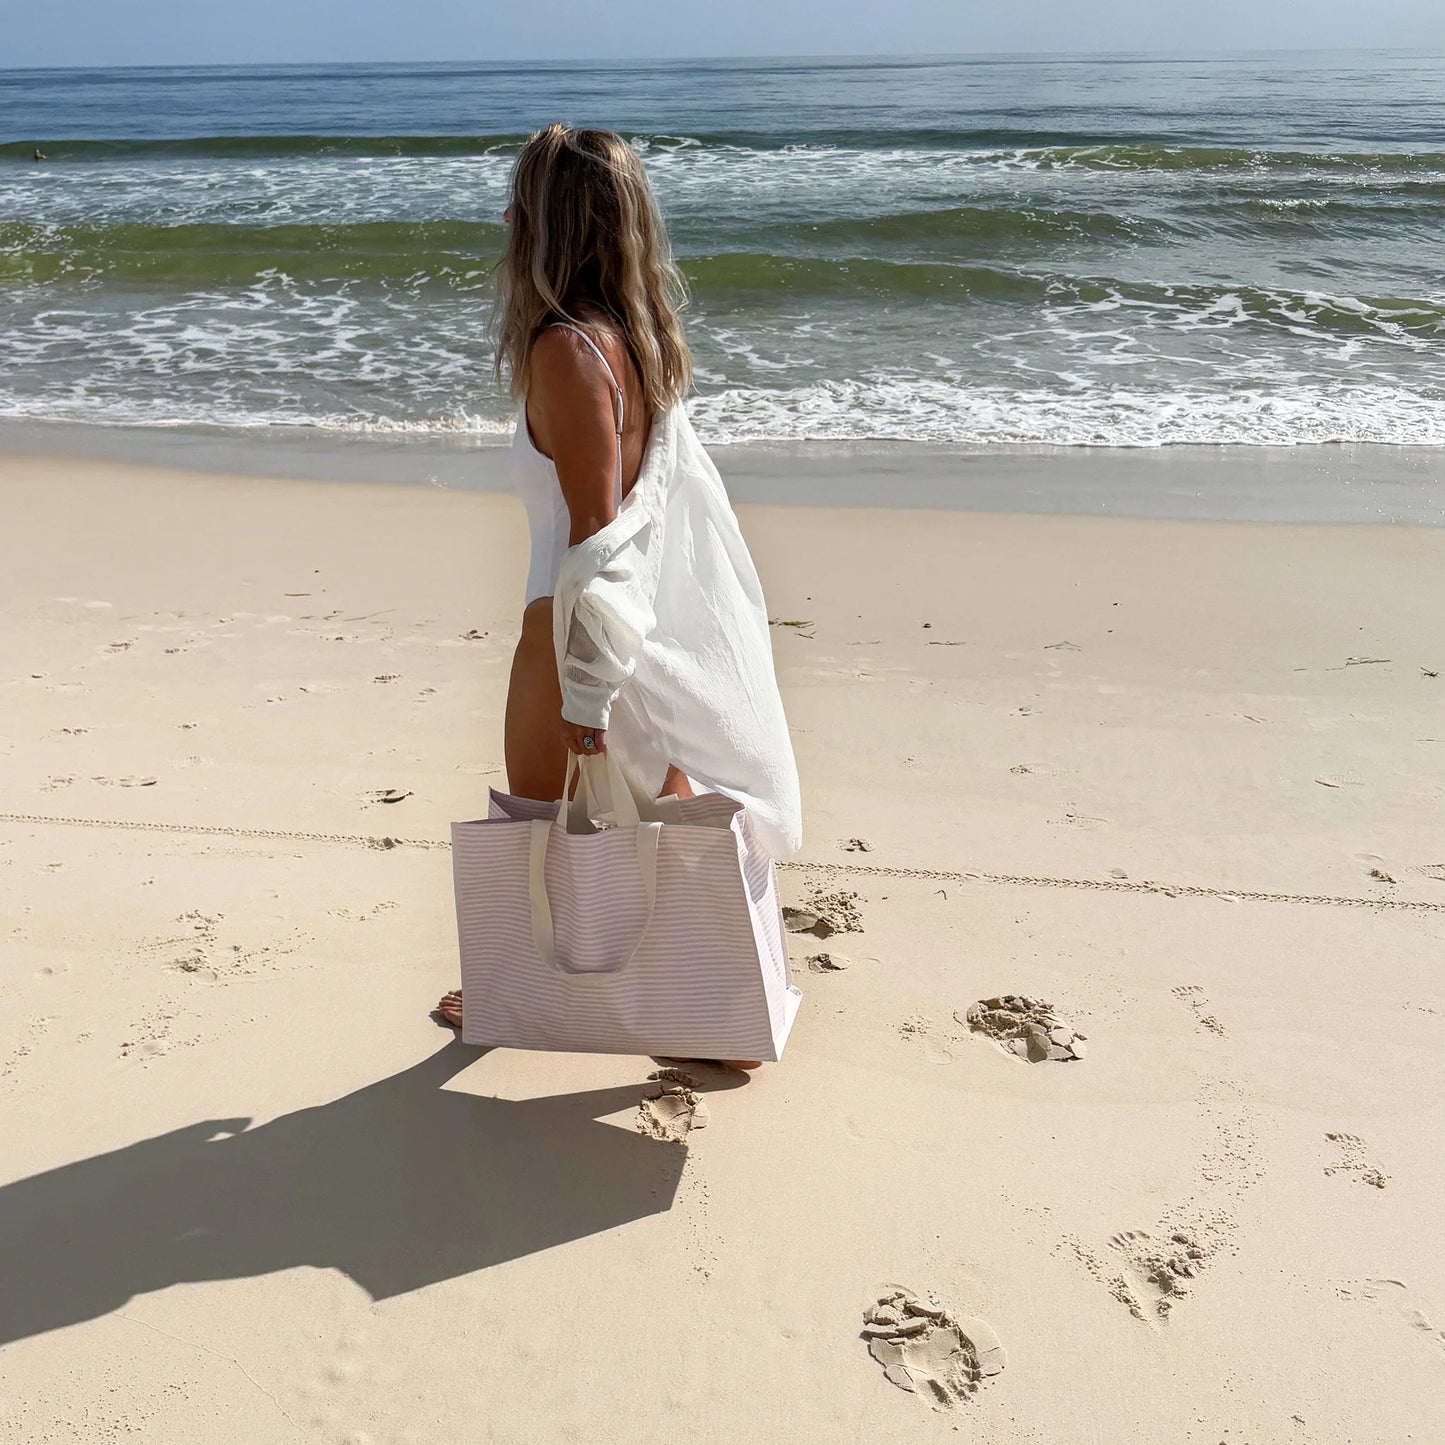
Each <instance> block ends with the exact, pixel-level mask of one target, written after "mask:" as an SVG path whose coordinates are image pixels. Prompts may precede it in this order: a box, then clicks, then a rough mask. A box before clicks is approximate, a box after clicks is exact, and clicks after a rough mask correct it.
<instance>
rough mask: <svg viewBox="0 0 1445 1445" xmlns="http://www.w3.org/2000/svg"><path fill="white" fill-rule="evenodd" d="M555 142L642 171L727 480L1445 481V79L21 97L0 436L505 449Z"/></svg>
mask: <svg viewBox="0 0 1445 1445" xmlns="http://www.w3.org/2000/svg"><path fill="white" fill-rule="evenodd" d="M554 119H558V120H563V121H565V122H568V123H572V124H592V125H600V126H606V127H610V128H613V129H616V130H618V131H620V132H621V133H623V134H624V135H626V136H627V137H628V138H629V139H630V141H631V142H632V144H633V145H634V146H635V147H636V149H637V150H638V152H639V153H640V155H641V156H642V158H643V160H644V162H645V164H646V167H647V169H648V172H649V174H650V176H651V178H652V181H653V183H654V186H655V189H656V191H657V194H658V197H659V200H660V203H661V206H662V209H663V211H664V214H665V216H666V218H667V221H668V225H669V228H670V231H671V235H672V238H673V242H674V247H675V251H676V254H677V256H678V258H679V261H680V264H681V266H682V269H683V271H684V273H685V275H686V277H687V279H688V282H689V285H690V289H691V300H690V303H689V306H688V309H687V327H688V334H689V337H690V340H691V343H692V346H693V349H694V354H695V359H696V363H697V386H696V391H695V394H694V395H693V396H692V397H691V398H690V399H689V402H688V406H689V409H690V411H691V413H692V416H693V419H694V422H695V424H696V425H697V428H698V430H699V432H700V433H701V434H702V436H703V438H704V440H705V441H707V442H709V443H712V444H717V443H725V442H729V441H738V440H757V439H769V440H786V439H794V438H829V439H862V438H891V439H902V440H910V439H911V440H918V441H928V442H935V443H951V444H959V445H976V444H1000V443H1003V444H1006V443H1017V442H1025V443H1053V444H1062V445H1079V446H1089V445H1128V446H1155V445H1162V444H1169V443H1184V442H1205V443H1240V444H1260V443H1299V442H1319V441H1350V442H1388V443H1401V444H1426V443H1429V444H1436V445H1439V444H1445V366H1442V361H1445V57H1442V56H1439V55H1436V56H1428V55H1400V54H1385V53H1375V54H1360V55H1345V54H1280V55H1246V56H1217V57H1195V58H1179V57H1172V58H1171V57H1148V56H1121V57H1088V58H1066V57H1055V58H1008V57H986V58H974V59H939V58H926V57H925V58H913V59H871V60H868V59H860V60H856V61H849V60H797V61H783V60H770V61H735V60H726V61H723V60H719V61H698V62H675V61H674V62H665V63H650V62H649V63H642V62H638V63H634V64H609V65H607V66H604V67H592V66H584V65H580V64H555V65H547V64H529V65H521V64H486V63H477V64H439V65H429V66H395V67H393V66H379V65H378V66H338V67H320V68H317V67H295V68H284V67H283V68H274V69H254V68H247V69H175V70H166V69H149V70H113V71H30V72H17V71H0V417H12V418H29V419H61V420H69V421H81V422H98V423H109V424H122V425H137V426H144V425H152V426H154V425H162V426H187V425H205V426H219V427H226V428H242V429H244V428H257V427H262V428H277V427H304V428H321V429H328V430H333V431H341V432H349V433H356V432H361V433H367V432H373V433H381V434H387V435H405V434H412V433H414V434H417V435H419V436H436V435H447V436H468V435H475V436H477V437H479V438H485V437H487V436H489V435H493V434H500V433H501V432H503V431H504V430H505V429H506V428H507V427H508V426H509V424H510V421H511V418H512V416H513V409H512V406H511V404H510V403H509V402H508V400H507V399H506V398H505V397H504V396H502V395H499V393H498V389H497V388H496V386H495V385H494V383H493V381H492V378H491V371H490V368H491V360H492V353H491V348H490V346H489V345H488V341H487V337H486V334H485V318H486V311H487V305H488V301H489V296H490V284H489V280H488V273H489V270H490V267H491V266H492V264H493V263H494V261H495V259H496V256H497V254H498V252H499V248H500V246H501V244H502V237H503V227H502V223H501V213H502V210H503V208H504V206H505V205H506V200H507V194H506V192H507V177H508V171H509V168H510V165H511V162H512V159H513V157H514V155H515V153H516V151H517V148H518V146H519V144H520V143H521V142H522V141H523V140H524V139H525V137H526V135H527V134H528V133H529V132H530V131H531V130H533V129H535V128H536V127H538V126H540V125H543V124H545V123H547V122H549V121H551V120H554ZM37 145H38V146H39V147H40V148H41V149H42V150H43V151H44V153H45V155H46V157H47V159H46V160H45V161H44V162H42V163H35V162H33V161H32V160H31V153H32V151H33V149H34V148H35V147H36V146H37Z"/></svg>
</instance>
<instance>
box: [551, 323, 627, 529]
mask: <svg viewBox="0 0 1445 1445" xmlns="http://www.w3.org/2000/svg"><path fill="white" fill-rule="evenodd" d="M552 326H565V327H566V328H567V330H568V331H575V332H576V333H577V334H578V336H580V337H581V338H582V339H583V341H585V342H586V343H587V344H588V346H590V347H591V348H592V349H593V351H595V352H596V353H597V359H598V361H600V362H601V363H602V365H603V367H604V369H605V370H606V372H607V379H608V380H609V381H610V382H611V383H612V390H613V391H614V392H615V393H616V405H615V406H614V407H613V411H614V413H615V414H616V419H617V481H616V485H615V487H614V490H615V491H616V493H617V505H618V506H619V507H620V506H621V505H622V388H621V387H620V386H618V384H617V377H616V375H615V374H614V372H613V370H612V364H611V362H609V361H608V360H607V358H606V357H605V356H604V355H603V354H602V348H601V347H600V346H598V344H597V343H596V342H595V341H593V339H592V338H591V337H590V336H588V334H587V333H586V332H585V331H584V330H583V329H582V328H581V327H580V326H574V325H573V324H572V322H570V321H554V322H553V323H552ZM551 329H552V328H551V327H548V330H551Z"/></svg>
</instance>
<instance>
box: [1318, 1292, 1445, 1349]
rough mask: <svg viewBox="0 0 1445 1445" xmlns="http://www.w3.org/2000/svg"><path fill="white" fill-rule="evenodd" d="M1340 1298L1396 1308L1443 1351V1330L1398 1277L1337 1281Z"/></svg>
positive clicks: (1412, 1325)
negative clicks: (1345, 1282)
mask: <svg viewBox="0 0 1445 1445" xmlns="http://www.w3.org/2000/svg"><path fill="white" fill-rule="evenodd" d="M1337 1293H1338V1294H1339V1296H1340V1298H1341V1299H1359V1300H1366V1301H1368V1302H1369V1303H1371V1304H1377V1305H1379V1306H1381V1307H1382V1308H1385V1309H1393V1310H1395V1311H1397V1312H1398V1313H1399V1314H1400V1315H1401V1316H1402V1317H1403V1318H1404V1320H1405V1322H1406V1323H1407V1324H1408V1325H1410V1326H1411V1328H1412V1329H1415V1330H1418V1331H1419V1332H1420V1334H1421V1335H1422V1336H1424V1338H1425V1339H1426V1340H1427V1341H1429V1343H1430V1344H1432V1345H1434V1346H1435V1348H1436V1349H1437V1350H1439V1351H1440V1352H1441V1353H1442V1354H1445V1330H1442V1329H1439V1328H1437V1326H1436V1324H1435V1321H1434V1318H1433V1317H1432V1315H1431V1313H1430V1311H1429V1310H1428V1309H1427V1307H1426V1305H1425V1302H1424V1301H1423V1300H1422V1299H1421V1297H1420V1296H1419V1295H1418V1294H1416V1293H1415V1291H1414V1290H1412V1289H1411V1288H1410V1286H1409V1285H1407V1284H1406V1283H1405V1282H1404V1280H1399V1279H1366V1280H1361V1281H1360V1282H1359V1283H1358V1284H1351V1285H1340V1286H1339V1289H1338V1291H1337Z"/></svg>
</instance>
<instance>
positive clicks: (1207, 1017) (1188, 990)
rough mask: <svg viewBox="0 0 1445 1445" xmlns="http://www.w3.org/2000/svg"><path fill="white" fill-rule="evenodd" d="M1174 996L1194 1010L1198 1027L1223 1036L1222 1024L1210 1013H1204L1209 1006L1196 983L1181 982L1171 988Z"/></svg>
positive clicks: (1202, 991)
mask: <svg viewBox="0 0 1445 1445" xmlns="http://www.w3.org/2000/svg"><path fill="white" fill-rule="evenodd" d="M1170 992H1171V993H1173V995H1174V997H1175V998H1177V999H1181V1000H1183V1002H1185V1003H1187V1004H1188V1005H1189V1007H1190V1008H1191V1009H1192V1010H1193V1011H1194V1017H1195V1018H1196V1019H1197V1020H1198V1021H1199V1026H1200V1028H1204V1029H1208V1030H1209V1032H1210V1033H1212V1034H1218V1035H1219V1036H1220V1038H1223V1037H1224V1025H1223V1024H1222V1023H1220V1022H1219V1020H1218V1019H1217V1018H1215V1017H1214V1015H1213V1014H1212V1013H1206V1012H1205V1010H1206V1009H1207V1008H1208V1007H1209V1000H1208V999H1207V998H1206V997H1205V995H1204V990H1203V989H1202V988H1200V987H1199V985H1198V984H1197V983H1181V984H1180V985H1179V986H1178V987H1177V988H1174V989H1171V990H1170Z"/></svg>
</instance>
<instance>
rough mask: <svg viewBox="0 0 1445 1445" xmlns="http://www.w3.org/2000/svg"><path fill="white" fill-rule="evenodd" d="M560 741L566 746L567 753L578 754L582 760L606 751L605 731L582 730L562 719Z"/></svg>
mask: <svg viewBox="0 0 1445 1445" xmlns="http://www.w3.org/2000/svg"><path fill="white" fill-rule="evenodd" d="M562 741H563V742H564V743H566V744H567V751H568V752H569V753H578V754H580V755H581V756H582V757H584V758H591V757H596V755H597V754H598V753H605V752H606V751H607V729H606V728H584V727H581V726H580V725H579V724H577V723H571V722H568V721H567V719H566V718H563V719H562ZM589 742H590V743H591V746H590V747H589V746H588V744H589Z"/></svg>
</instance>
